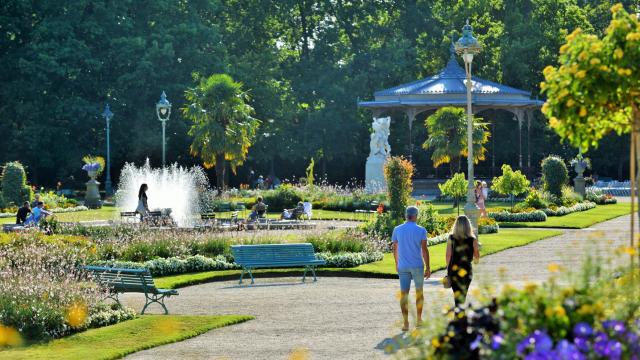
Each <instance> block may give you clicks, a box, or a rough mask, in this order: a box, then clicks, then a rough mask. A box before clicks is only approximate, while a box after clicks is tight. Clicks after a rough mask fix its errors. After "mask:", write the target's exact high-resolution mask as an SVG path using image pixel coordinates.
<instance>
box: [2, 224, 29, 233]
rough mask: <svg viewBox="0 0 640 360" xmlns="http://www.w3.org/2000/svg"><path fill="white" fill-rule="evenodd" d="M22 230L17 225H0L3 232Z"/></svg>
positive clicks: (21, 226)
mask: <svg viewBox="0 0 640 360" xmlns="http://www.w3.org/2000/svg"><path fill="white" fill-rule="evenodd" d="M22 229H24V226H23V225H19V224H2V231H4V232H12V231H16V230H22Z"/></svg>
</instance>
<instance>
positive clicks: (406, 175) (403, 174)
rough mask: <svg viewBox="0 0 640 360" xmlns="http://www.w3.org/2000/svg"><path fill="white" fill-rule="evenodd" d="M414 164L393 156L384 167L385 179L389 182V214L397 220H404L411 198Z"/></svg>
mask: <svg viewBox="0 0 640 360" xmlns="http://www.w3.org/2000/svg"><path fill="white" fill-rule="evenodd" d="M412 176H413V164H411V162H409V161H408V160H405V159H404V158H403V157H398V156H392V157H390V158H389V159H388V160H387V163H386V165H385V167H384V177H385V180H386V181H387V197H388V199H389V212H390V213H391V217H392V218H394V219H397V220H400V219H403V218H404V211H405V208H406V207H407V204H408V203H409V199H410V198H411V192H412V191H413V185H412V183H411V178H412Z"/></svg>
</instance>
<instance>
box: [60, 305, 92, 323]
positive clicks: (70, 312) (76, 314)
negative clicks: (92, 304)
mask: <svg viewBox="0 0 640 360" xmlns="http://www.w3.org/2000/svg"><path fill="white" fill-rule="evenodd" d="M87 313H88V309H87V306H86V305H85V304H82V303H75V304H73V305H71V306H70V307H69V309H67V315H66V317H65V320H66V321H67V324H69V326H71V327H74V328H77V327H80V326H82V325H84V323H85V321H87Z"/></svg>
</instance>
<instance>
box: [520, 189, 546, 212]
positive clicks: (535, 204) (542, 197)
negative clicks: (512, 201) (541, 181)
mask: <svg viewBox="0 0 640 360" xmlns="http://www.w3.org/2000/svg"><path fill="white" fill-rule="evenodd" d="M544 193H545V191H543V190H537V189H531V191H529V195H527V197H526V198H525V199H524V202H525V204H526V205H527V206H528V207H532V208H534V209H538V210H539V209H545V208H547V207H549V202H548V200H547V199H548V196H547V195H548V194H549V193H548V192H547V194H544ZM518 205H520V204H517V205H516V207H517V206H518Z"/></svg>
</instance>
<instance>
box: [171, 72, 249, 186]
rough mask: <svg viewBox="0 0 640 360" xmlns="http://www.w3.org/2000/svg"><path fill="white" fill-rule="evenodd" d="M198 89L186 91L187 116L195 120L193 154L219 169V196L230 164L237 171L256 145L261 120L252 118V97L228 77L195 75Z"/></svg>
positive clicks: (239, 84)
mask: <svg viewBox="0 0 640 360" xmlns="http://www.w3.org/2000/svg"><path fill="white" fill-rule="evenodd" d="M194 80H195V81H196V83H197V85H196V87H194V88H192V89H189V90H187V91H185V99H186V101H187V103H186V104H185V106H184V107H183V108H182V113H183V116H184V117H185V118H187V119H189V120H191V122H192V125H191V128H190V129H189V135H190V136H192V137H193V142H192V144H191V153H192V154H193V155H196V156H200V158H201V159H202V160H203V162H204V166H205V167H206V168H211V167H213V166H215V168H216V179H217V187H218V193H221V192H222V190H223V189H224V188H225V171H226V161H228V162H229V164H230V165H231V169H232V170H233V171H234V172H235V169H236V167H237V166H238V165H242V163H243V162H244V161H245V159H246V157H247V152H248V151H249V148H250V147H251V145H252V144H253V141H254V139H255V136H256V131H257V129H258V126H259V124H260V121H259V120H258V119H256V118H254V117H253V116H252V114H253V108H252V107H251V105H249V104H248V101H249V100H250V99H249V95H248V94H247V93H246V92H245V91H243V90H242V84H241V83H239V82H235V81H233V79H232V78H231V77H230V76H229V75H226V74H214V75H211V76H209V77H208V78H202V77H199V76H197V75H196V76H194Z"/></svg>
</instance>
